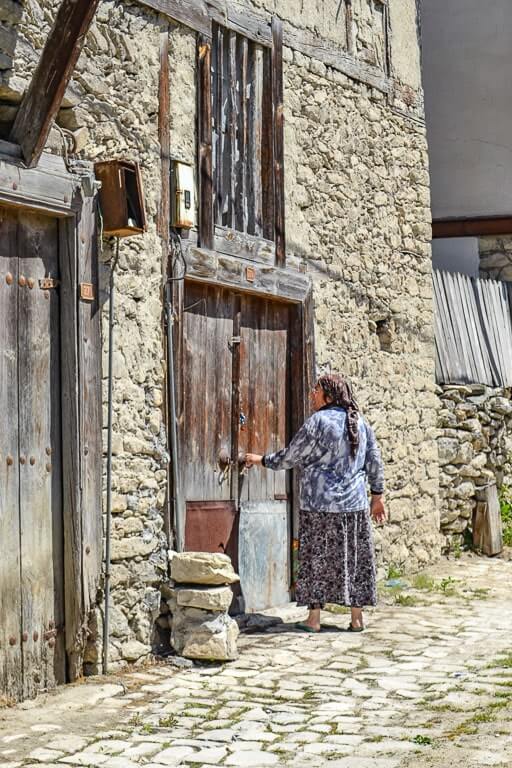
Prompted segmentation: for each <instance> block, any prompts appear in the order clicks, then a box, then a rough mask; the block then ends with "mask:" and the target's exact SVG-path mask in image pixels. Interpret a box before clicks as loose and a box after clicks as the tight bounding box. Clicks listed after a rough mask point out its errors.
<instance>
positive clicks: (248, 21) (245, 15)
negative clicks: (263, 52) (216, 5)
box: [225, 2, 272, 48]
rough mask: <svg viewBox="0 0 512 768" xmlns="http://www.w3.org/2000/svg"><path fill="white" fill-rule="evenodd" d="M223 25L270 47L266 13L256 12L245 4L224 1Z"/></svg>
mask: <svg viewBox="0 0 512 768" xmlns="http://www.w3.org/2000/svg"><path fill="white" fill-rule="evenodd" d="M226 12H227V18H226V22H225V25H226V27H228V28H229V29H234V30H235V31H236V32H238V33H239V34H240V35H243V36H244V37H246V38H248V39H249V40H253V41H254V42H255V43H258V44H259V45H264V46H267V47H268V48H271V47H272V30H271V26H270V22H269V19H268V18H267V16H266V14H265V15H264V14H258V13H255V12H254V11H252V10H251V9H250V8H248V7H247V5H244V6H241V5H238V4H235V3H229V2H228V3H226Z"/></svg>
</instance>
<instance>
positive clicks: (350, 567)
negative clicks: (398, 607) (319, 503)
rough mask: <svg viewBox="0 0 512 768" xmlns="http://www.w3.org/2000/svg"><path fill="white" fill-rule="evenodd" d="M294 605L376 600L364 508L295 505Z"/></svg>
mask: <svg viewBox="0 0 512 768" xmlns="http://www.w3.org/2000/svg"><path fill="white" fill-rule="evenodd" d="M295 597H296V600H297V604H298V605H309V606H311V605H314V604H317V603H320V604H322V605H323V604H324V603H337V604H338V605H347V606H351V607H354V608H355V607H358V608H362V607H363V606H365V605H375V604H376V602H377V588H376V574H375V554H374V546H373V531H372V525H371V521H370V513H369V510H368V509H361V510H359V511H358V512H347V513H333V512H309V511H305V510H301V513H300V525H299V573H298V577H297V587H296V590H295Z"/></svg>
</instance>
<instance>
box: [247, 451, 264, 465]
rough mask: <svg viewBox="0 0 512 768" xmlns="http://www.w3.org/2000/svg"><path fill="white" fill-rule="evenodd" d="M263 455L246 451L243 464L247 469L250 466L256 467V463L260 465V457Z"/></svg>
mask: <svg viewBox="0 0 512 768" xmlns="http://www.w3.org/2000/svg"><path fill="white" fill-rule="evenodd" d="M262 458H263V457H262V456H260V454H259V453H246V454H245V466H246V467H247V469H249V468H250V467H253V466H254V467H257V466H258V465H261V459H262Z"/></svg>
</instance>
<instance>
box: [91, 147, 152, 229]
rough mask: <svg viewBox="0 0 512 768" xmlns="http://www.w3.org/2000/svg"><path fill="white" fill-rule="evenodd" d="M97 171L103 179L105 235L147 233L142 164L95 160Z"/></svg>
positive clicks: (95, 169)
mask: <svg viewBox="0 0 512 768" xmlns="http://www.w3.org/2000/svg"><path fill="white" fill-rule="evenodd" d="M94 172H95V175H96V178H97V179H98V181H100V182H101V188H100V206H101V215H102V217H103V234H104V235H113V236H115V237H130V236H131V235H137V234H141V233H142V232H145V231H146V212H145V209H144V191H143V188H142V179H141V175H140V168H139V165H138V163H136V162H133V161H131V160H106V161H104V162H100V163H95V165H94Z"/></svg>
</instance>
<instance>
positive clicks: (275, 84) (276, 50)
mask: <svg viewBox="0 0 512 768" xmlns="http://www.w3.org/2000/svg"><path fill="white" fill-rule="evenodd" d="M283 89H284V80H283V22H282V21H281V20H280V19H279V18H278V17H277V16H273V17H272V101H273V110H274V185H275V186H274V191H275V210H274V215H275V239H276V264H277V266H278V267H284V265H285V263H286V231H285V189H284V90H283Z"/></svg>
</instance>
